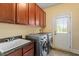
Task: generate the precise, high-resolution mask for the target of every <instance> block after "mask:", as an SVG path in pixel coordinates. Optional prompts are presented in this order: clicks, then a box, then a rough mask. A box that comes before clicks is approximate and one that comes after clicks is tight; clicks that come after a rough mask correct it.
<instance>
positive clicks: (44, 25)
mask: <svg viewBox="0 0 79 59" xmlns="http://www.w3.org/2000/svg"><path fill="white" fill-rule="evenodd" d="M43 27H46V13H45V12H44V11H43Z"/></svg>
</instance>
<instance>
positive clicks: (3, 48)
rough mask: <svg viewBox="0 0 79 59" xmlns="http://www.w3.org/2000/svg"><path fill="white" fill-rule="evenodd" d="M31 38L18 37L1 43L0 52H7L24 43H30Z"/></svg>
mask: <svg viewBox="0 0 79 59" xmlns="http://www.w3.org/2000/svg"><path fill="white" fill-rule="evenodd" d="M29 42H30V41H29V40H24V39H16V40H13V41H10V42H4V43H0V52H1V53H4V52H7V51H9V50H11V49H14V48H16V47H18V46H21V45H23V44H26V43H29Z"/></svg>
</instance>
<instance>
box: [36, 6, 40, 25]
mask: <svg viewBox="0 0 79 59" xmlns="http://www.w3.org/2000/svg"><path fill="white" fill-rule="evenodd" d="M39 25H40V8H39V6H38V5H36V26H39Z"/></svg>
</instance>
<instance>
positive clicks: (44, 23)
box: [40, 8, 46, 28]
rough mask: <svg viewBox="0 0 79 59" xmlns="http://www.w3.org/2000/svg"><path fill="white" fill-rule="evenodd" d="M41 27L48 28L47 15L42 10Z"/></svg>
mask: <svg viewBox="0 0 79 59" xmlns="http://www.w3.org/2000/svg"><path fill="white" fill-rule="evenodd" d="M40 26H41V27H42V28H44V27H45V26H46V13H45V12H44V11H43V10H42V9H41V8H40Z"/></svg>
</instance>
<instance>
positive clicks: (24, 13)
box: [16, 3, 29, 25]
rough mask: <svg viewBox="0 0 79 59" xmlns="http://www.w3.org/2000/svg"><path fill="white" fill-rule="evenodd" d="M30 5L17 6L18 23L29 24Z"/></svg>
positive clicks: (19, 4)
mask: <svg viewBox="0 0 79 59" xmlns="http://www.w3.org/2000/svg"><path fill="white" fill-rule="evenodd" d="M28 17H29V16H28V3H18V4H17V22H16V23H18V24H25V25H26V24H28Z"/></svg>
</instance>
